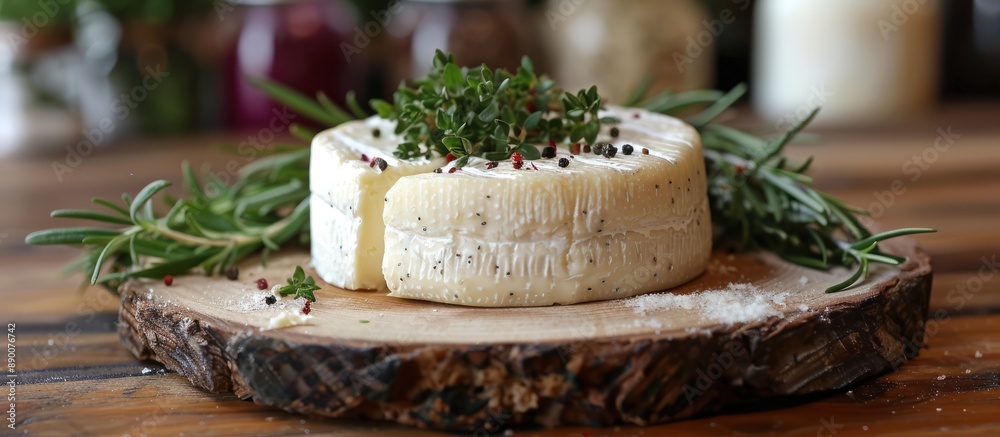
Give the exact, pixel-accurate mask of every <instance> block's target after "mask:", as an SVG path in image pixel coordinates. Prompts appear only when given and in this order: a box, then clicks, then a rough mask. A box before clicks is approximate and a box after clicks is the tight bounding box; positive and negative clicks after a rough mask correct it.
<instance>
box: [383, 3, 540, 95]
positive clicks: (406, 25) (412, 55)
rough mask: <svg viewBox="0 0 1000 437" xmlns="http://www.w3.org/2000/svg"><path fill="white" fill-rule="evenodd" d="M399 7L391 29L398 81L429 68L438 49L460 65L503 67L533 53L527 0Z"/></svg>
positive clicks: (513, 65)
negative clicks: (527, 19) (453, 58)
mask: <svg viewBox="0 0 1000 437" xmlns="http://www.w3.org/2000/svg"><path fill="white" fill-rule="evenodd" d="M400 6H401V11H400V19H399V20H398V21H396V22H394V23H393V24H392V25H390V27H389V29H390V33H391V34H392V36H393V38H394V44H393V45H394V50H395V52H396V53H395V54H396V57H397V59H399V63H398V64H397V66H396V69H395V70H396V74H395V76H396V78H397V79H400V80H402V79H410V78H413V77H417V76H420V75H423V74H425V73H427V72H428V71H430V69H431V67H432V60H433V57H434V51H435V50H438V49H440V50H441V51H444V52H445V53H448V52H451V53H453V54H454V55H455V59H456V60H457V61H458V63H459V64H461V65H466V66H474V65H480V64H484V63H485V64H487V65H489V66H490V67H493V68H498V67H502V68H507V69H515V68H517V66H518V65H520V64H521V57H522V56H524V55H528V56H531V55H533V54H535V53H534V45H533V44H530V41H532V40H533V38H532V36H533V35H532V28H531V25H530V24H526V18H527V16H528V11H527V1H525V0H409V1H404V2H403V3H402V4H401V5H400Z"/></svg>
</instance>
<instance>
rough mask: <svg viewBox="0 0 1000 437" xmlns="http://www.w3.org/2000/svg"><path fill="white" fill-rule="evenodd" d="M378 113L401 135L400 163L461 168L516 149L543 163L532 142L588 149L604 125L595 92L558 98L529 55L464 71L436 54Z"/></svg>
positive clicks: (609, 120)
mask: <svg viewBox="0 0 1000 437" xmlns="http://www.w3.org/2000/svg"><path fill="white" fill-rule="evenodd" d="M371 106H372V108H373V109H374V110H375V111H376V112H378V114H379V116H381V117H382V118H385V119H389V120H393V121H395V122H396V133H397V134H399V135H401V136H403V138H404V139H405V141H404V142H403V143H401V144H400V145H399V146H398V148H397V149H396V151H395V152H394V154H395V155H396V157H399V158H401V159H415V158H419V157H428V158H429V157H431V156H432V155H434V154H437V155H440V156H446V155H447V154H449V153H450V154H451V155H452V156H454V157H455V158H458V161H457V162H456V165H457V166H459V167H461V166H464V165H465V164H466V162H468V160H469V157H470V156H482V157H484V158H486V159H489V160H493V161H498V160H504V159H508V158H509V157H510V156H511V154H513V153H514V152H518V153H520V154H521V155H522V156H524V158H525V159H529V160H533V159H539V158H541V154H540V153H539V150H538V149H537V148H536V147H534V144H545V143H548V142H549V141H556V142H563V141H565V140H566V139H568V140H569V141H570V142H577V141H586V142H587V143H588V144H593V143H594V142H595V141H597V134H598V132H600V130H601V124H602V123H609V124H614V123H617V122H618V120H616V119H614V118H613V117H604V118H601V117H599V116H598V111H600V109H601V97H600V96H599V95H598V94H597V87H590V89H587V90H580V91H579V92H577V93H576V94H571V93H564V92H563V91H561V90H560V89H559V88H557V87H556V86H555V82H553V81H552V80H551V79H549V78H548V77H545V76H538V75H537V74H536V73H535V67H534V65H533V64H532V62H531V60H530V59H528V58H527V57H525V58H523V59H522V61H521V66H520V68H518V69H517V72H515V73H510V72H508V71H507V70H504V69H496V70H492V69H490V68H489V67H487V66H486V65H482V66H479V67H474V68H462V67H459V66H458V64H456V63H455V58H454V56H452V55H446V54H444V53H442V52H441V51H438V52H437V53H436V54H435V56H434V63H433V68H432V70H431V71H430V73H428V74H427V75H426V76H424V77H421V78H419V79H416V80H414V81H413V82H412V83H409V84H407V83H403V84H401V85H400V86H399V89H398V90H397V91H396V92H395V94H394V95H393V103H391V104H390V103H388V102H385V101H383V100H377V99H376V100H373V101H372V102H371Z"/></svg>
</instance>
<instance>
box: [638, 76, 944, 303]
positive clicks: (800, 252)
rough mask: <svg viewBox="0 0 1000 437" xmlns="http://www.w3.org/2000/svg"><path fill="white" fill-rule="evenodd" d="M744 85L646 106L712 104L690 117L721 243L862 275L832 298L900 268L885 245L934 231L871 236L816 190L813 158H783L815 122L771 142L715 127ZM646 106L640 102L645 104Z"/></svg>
mask: <svg viewBox="0 0 1000 437" xmlns="http://www.w3.org/2000/svg"><path fill="white" fill-rule="evenodd" d="M745 91H746V87H744V86H742V85H740V86H738V87H736V88H734V89H733V90H732V91H730V92H729V93H726V94H718V95H715V94H713V93H711V92H705V91H692V92H688V93H680V94H674V93H669V92H668V93H662V94H659V95H657V96H654V97H652V98H649V99H646V100H644V101H643V103H642V104H641V105H642V106H645V107H646V108H649V109H650V110H654V111H656V112H661V113H665V114H670V115H678V114H679V113H680V112H681V111H683V110H685V109H688V108H690V107H691V106H692V104H702V105H704V104H707V105H708V107H707V108H705V109H704V110H703V111H701V112H700V113H698V114H696V115H694V116H692V117H690V118H688V122H689V123H690V124H691V125H692V126H694V127H695V128H696V129H698V132H699V133H701V136H702V146H703V148H704V154H705V167H706V171H707V175H708V187H709V188H708V189H709V192H708V197H709V201H710V204H711V210H712V221H713V223H714V224H715V226H716V227H717V228H718V229H719V230H720V231H721V233H720V234H719V240H730V241H737V242H739V244H740V246H741V248H742V249H745V250H758V249H763V250H767V251H770V252H773V253H775V254H777V255H778V256H780V257H782V258H783V259H785V260H787V261H789V262H792V263H795V264H798V265H802V266H805V267H810V268H815V269H824V270H825V269H828V268H830V267H831V266H834V265H841V266H846V267H850V266H854V265H857V266H858V269H857V270H856V271H855V273H854V274H853V275H852V276H851V277H849V278H847V279H846V280H844V281H843V282H840V283H838V284H836V285H833V286H831V287H829V288H828V289H827V290H826V292H827V293H833V292H837V291H841V290H844V289H846V288H848V287H850V286H852V285H854V284H855V283H857V282H858V281H859V280H863V278H867V277H868V271H869V264H870V263H874V262H879V263H886V264H893V265H897V264H900V263H902V262H903V261H905V259H904V258H901V257H898V256H895V255H892V254H888V253H885V252H883V251H881V250H880V249H879V248H878V244H879V243H880V242H883V241H885V240H888V239H890V238H895V237H899V236H903V235H912V234H921V233H927V232H935V231H934V230H933V229H926V228H905V229H897V230H894V231H889V232H884V233H880V234H876V235H872V234H871V232H870V231H869V230H868V229H867V228H865V226H864V225H863V224H862V223H861V221H860V220H858V216H861V215H865V214H866V213H867V212H866V211H864V210H862V209H859V208H855V207H852V206H850V205H847V204H846V203H844V202H843V201H841V200H839V199H837V198H835V197H833V196H831V195H829V194H826V193H823V192H821V191H819V190H816V189H815V188H813V187H812V178H810V177H809V176H808V175H806V171H807V170H808V169H809V166H810V165H811V164H812V158H809V159H808V160H806V161H805V162H804V163H801V164H799V165H794V166H793V165H791V164H790V163H789V162H788V159H787V158H786V157H784V156H783V154H782V152H783V151H784V148H785V146H786V145H788V143H790V142H791V141H792V140H793V139H794V138H795V137H796V136H797V135H798V134H799V133H800V132H801V130H802V129H803V128H804V127H805V126H806V125H807V124H809V122H810V121H811V120H812V119H813V117H815V115H816V113H817V112H818V110H814V111H813V112H812V113H810V114H809V115H808V116H807V117H806V118H804V119H802V120H800V121H799V122H798V123H797V124H796V125H795V126H793V127H792V128H791V129H789V130H788V131H786V132H784V133H782V134H781V135H778V136H777V137H774V138H771V139H766V138H761V137H759V136H757V135H754V134H751V133H749V132H746V131H742V130H739V129H734V128H732V127H729V126H725V125H723V124H718V123H715V122H714V120H715V119H716V118H717V117H718V116H719V115H721V114H722V113H723V112H724V111H725V110H726V109H728V108H729V107H730V106H732V104H733V103H735V102H736V101H738V100H739V98H740V97H742V95H743V93H744V92H745ZM638 98H640V99H641V96H640V97H638Z"/></svg>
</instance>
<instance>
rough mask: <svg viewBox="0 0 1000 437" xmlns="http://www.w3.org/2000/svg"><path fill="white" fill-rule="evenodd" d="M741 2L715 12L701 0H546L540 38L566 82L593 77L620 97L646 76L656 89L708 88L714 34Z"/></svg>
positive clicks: (584, 83) (591, 81) (613, 97)
mask: <svg viewBox="0 0 1000 437" xmlns="http://www.w3.org/2000/svg"><path fill="white" fill-rule="evenodd" d="M738 3H739V2H733V7H732V8H730V9H728V10H727V11H728V12H727V13H726V14H727V15H726V17H722V16H721V15H720V17H717V18H716V19H713V18H711V17H709V15H708V11H707V9H706V8H705V6H704V5H703V4H702V3H701V2H700V1H697V0H671V1H663V0H629V1H620V0H586V1H581V0H547V1H546V2H545V4H544V8H543V9H544V10H543V11H542V13H543V14H544V16H543V17H541V21H542V24H541V26H540V27H541V28H542V29H543V31H542V32H541V33H542V35H543V38H542V40H543V41H547V42H548V43H549V45H548V52H549V58H550V60H551V62H552V63H553V65H552V68H553V71H554V76H555V79H556V80H557V81H558V82H559V84H560V85H562V86H563V87H564V88H565V89H567V90H576V89H581V88H586V87H590V86H591V85H595V84H596V85H597V87H598V89H600V90H601V95H602V96H604V97H605V98H606V99H607V100H608V101H610V102H621V101H623V100H624V99H625V98H626V97H627V96H628V94H629V93H630V92H631V91H632V90H633V89H635V87H636V86H638V85H639V84H640V83H641V82H642V81H643V80H645V79H647V78H649V79H652V80H653V87H652V89H651V91H652V92H657V91H662V90H667V89H670V90H674V91H684V90H690V89H695V88H705V87H708V86H711V84H712V83H713V80H714V77H713V68H714V65H715V45H714V43H715V37H716V36H717V35H718V34H719V33H720V32H723V31H725V26H726V25H727V24H728V23H726V22H729V23H731V22H732V20H735V19H737V15H736V14H738V13H739V12H742V11H739V5H738ZM723 18H725V19H724V20H723ZM549 32H551V33H550V34H551V35H552V37H551V38H550V37H546V35H547V34H549Z"/></svg>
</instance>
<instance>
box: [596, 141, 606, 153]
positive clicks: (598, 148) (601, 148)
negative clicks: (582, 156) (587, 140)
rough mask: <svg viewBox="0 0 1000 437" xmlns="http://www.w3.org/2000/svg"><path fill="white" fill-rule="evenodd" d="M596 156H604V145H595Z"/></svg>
mask: <svg viewBox="0 0 1000 437" xmlns="http://www.w3.org/2000/svg"><path fill="white" fill-rule="evenodd" d="M594 154H595V155H602V154H604V143H597V144H594Z"/></svg>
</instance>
